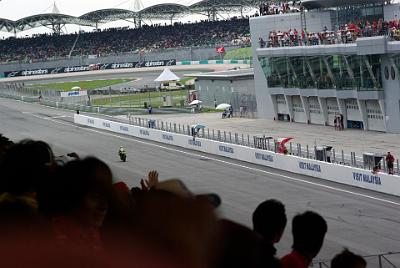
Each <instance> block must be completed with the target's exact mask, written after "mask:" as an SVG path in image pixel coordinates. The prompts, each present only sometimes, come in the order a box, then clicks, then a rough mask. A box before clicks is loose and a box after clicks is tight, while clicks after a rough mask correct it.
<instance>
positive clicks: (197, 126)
mask: <svg viewBox="0 0 400 268" xmlns="http://www.w3.org/2000/svg"><path fill="white" fill-rule="evenodd" d="M193 127H194V128H195V129H196V130H199V129H202V128H206V126H205V125H202V124H196V125H193Z"/></svg>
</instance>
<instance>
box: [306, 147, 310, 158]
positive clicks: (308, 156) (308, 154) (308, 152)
mask: <svg viewBox="0 0 400 268" xmlns="http://www.w3.org/2000/svg"><path fill="white" fill-rule="evenodd" d="M306 150H307V151H306V153H307V159H308V158H310V151H309V149H308V144H307V145H306Z"/></svg>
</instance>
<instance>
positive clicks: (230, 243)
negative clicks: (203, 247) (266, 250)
mask: <svg viewBox="0 0 400 268" xmlns="http://www.w3.org/2000/svg"><path fill="white" fill-rule="evenodd" d="M219 229H220V231H219V236H218V237H217V240H216V243H217V245H218V248H219V251H218V253H219V257H218V259H217V263H216V265H215V268H236V267H237V268H243V267H256V266H257V264H258V263H259V260H258V259H257V257H259V255H257V254H256V253H257V250H258V245H259V241H260V240H259V237H258V236H257V234H256V233H254V232H253V231H252V230H251V229H249V228H247V227H245V226H243V225H241V224H238V223H236V222H233V221H230V220H225V219H224V220H220V221H219Z"/></svg>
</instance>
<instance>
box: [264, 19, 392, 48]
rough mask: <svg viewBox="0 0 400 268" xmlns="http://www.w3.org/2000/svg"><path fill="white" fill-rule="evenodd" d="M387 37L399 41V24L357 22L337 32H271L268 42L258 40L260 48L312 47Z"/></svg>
mask: <svg viewBox="0 0 400 268" xmlns="http://www.w3.org/2000/svg"><path fill="white" fill-rule="evenodd" d="M379 35H387V36H389V38H390V39H391V40H396V41H399V40H400V22H399V20H393V21H383V20H382V19H381V20H378V21H373V22H369V21H359V22H357V23H349V24H345V25H342V26H340V27H339V29H338V30H337V31H330V30H328V28H327V27H324V29H323V30H322V31H320V32H309V31H307V30H297V29H289V30H288V31H284V32H281V31H271V32H270V33H269V36H268V41H264V40H263V39H262V38H261V37H260V39H259V44H260V47H265V46H267V47H285V46H314V45H330V44H346V43H354V42H355V41H356V40H357V38H360V37H371V36H379Z"/></svg>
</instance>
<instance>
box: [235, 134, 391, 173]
mask: <svg viewBox="0 0 400 268" xmlns="http://www.w3.org/2000/svg"><path fill="white" fill-rule="evenodd" d="M242 145H244V135H243V133H242ZM398 172H399V160H397V173H398Z"/></svg>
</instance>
